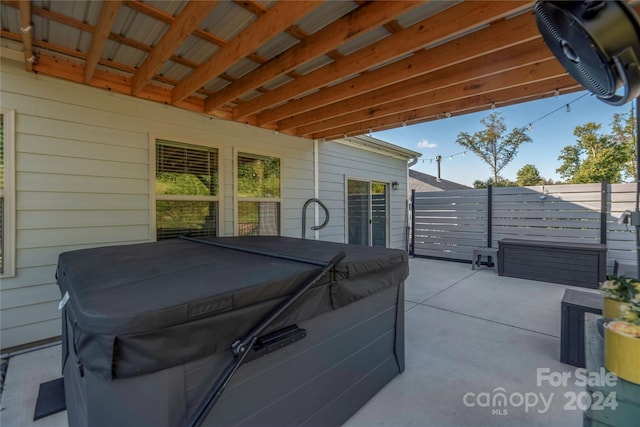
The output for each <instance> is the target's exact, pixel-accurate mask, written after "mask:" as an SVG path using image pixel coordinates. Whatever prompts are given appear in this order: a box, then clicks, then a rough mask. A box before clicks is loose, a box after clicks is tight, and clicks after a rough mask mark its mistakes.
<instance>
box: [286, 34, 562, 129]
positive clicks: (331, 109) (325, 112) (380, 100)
mask: <svg viewBox="0 0 640 427" xmlns="http://www.w3.org/2000/svg"><path fill="white" fill-rule="evenodd" d="M544 46H545V45H544V42H543V41H542V40H532V41H530V42H529V43H526V44H523V45H520V46H518V47H517V48H511V49H503V50H500V51H497V52H493V53H491V54H489V55H485V56H482V57H477V58H473V59H470V60H469V61H465V62H460V63H457V64H455V65H452V66H450V67H446V68H441V69H439V70H436V71H434V72H432V73H429V74H424V75H422V76H418V77H415V78H413V79H410V80H406V81H403V82H399V83H396V84H393V85H391V86H387V87H384V88H381V89H377V90H375V91H372V92H368V93H365V94H362V95H359V96H356V97H353V98H350V99H347V100H344V101H342V102H338V103H335V104H330V105H326V106H324V107H322V108H319V109H317V110H312V111H310V112H309V113H311V114H308V113H303V114H301V116H304V117H303V118H301V120H299V123H300V124H299V125H297V126H296V128H297V129H296V131H295V133H299V134H304V135H306V134H311V133H317V132H320V131H322V130H325V129H330V128H333V127H336V126H340V125H343V124H345V123H344V120H345V117H347V116H350V115H351V113H353V112H357V111H363V110H368V111H372V110H373V109H374V108H375V107H376V106H378V105H383V106H384V105H385V104H387V103H392V102H397V101H398V100H402V99H405V98H415V97H416V96H419V95H421V94H423V93H424V94H426V93H433V92H435V91H439V90H443V89H446V88H448V87H451V86H455V85H459V84H461V83H463V82H469V81H474V80H479V79H484V78H489V77H490V76H493V75H496V74H501V73H502V74H503V73H506V72H507V71H510V70H517V69H523V68H524V67H528V66H531V65H535V64H536V63H539V62H544V61H548V60H550V59H553V55H552V54H551V53H550V52H549V51H548V50H547V49H544ZM313 113H315V114H319V115H315V114H313ZM313 117H320V119H317V118H315V119H314V118H313ZM360 119H361V118H359V119H356V121H357V120H360ZM286 129H290V127H289V126H286ZM278 130H281V129H280V127H278Z"/></svg>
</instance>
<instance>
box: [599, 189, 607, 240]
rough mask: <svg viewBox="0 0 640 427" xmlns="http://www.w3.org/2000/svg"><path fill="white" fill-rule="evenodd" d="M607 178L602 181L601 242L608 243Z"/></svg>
mask: <svg viewBox="0 0 640 427" xmlns="http://www.w3.org/2000/svg"><path fill="white" fill-rule="evenodd" d="M607 185H608V183H607V180H606V179H603V180H602V181H601V182H600V243H602V244H603V245H606V244H607V198H608V195H607Z"/></svg>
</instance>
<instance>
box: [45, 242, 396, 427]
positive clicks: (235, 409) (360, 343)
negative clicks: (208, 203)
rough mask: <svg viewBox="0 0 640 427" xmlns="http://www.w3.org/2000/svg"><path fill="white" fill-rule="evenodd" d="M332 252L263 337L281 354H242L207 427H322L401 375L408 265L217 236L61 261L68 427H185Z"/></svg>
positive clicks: (369, 254)
mask: <svg viewBox="0 0 640 427" xmlns="http://www.w3.org/2000/svg"><path fill="white" fill-rule="evenodd" d="M212 244H213V245H224V246H225V247H220V246H213V245H212ZM339 251H343V252H344V253H345V254H346V257H345V258H344V259H343V260H342V261H341V262H340V263H339V264H338V265H337V266H336V267H335V268H333V269H332V270H331V271H330V272H329V273H328V274H327V275H325V276H324V277H323V278H322V279H321V280H320V281H319V282H318V283H317V284H316V285H315V286H314V287H312V288H311V289H309V290H308V291H307V292H306V293H305V294H304V296H303V297H302V298H301V299H300V300H298V301H297V302H296V303H295V304H294V305H293V306H292V307H290V308H289V309H287V310H286V311H285V312H284V313H283V315H282V316H280V317H278V318H277V319H276V320H275V321H274V322H273V323H272V324H271V325H270V326H269V327H268V328H267V329H266V330H265V331H264V334H265V336H266V337H269V336H274V335H278V334H279V333H280V331H285V332H286V333H287V334H288V333H289V331H293V332H292V333H293V334H294V335H291V336H292V337H293V338H291V339H290V340H289V341H291V342H290V343H289V342H286V343H285V344H288V345H284V344H283V343H279V344H277V345H276V346H274V347H270V348H268V349H267V350H266V351H265V350H264V349H262V350H261V351H252V354H249V356H247V359H253V360H250V361H245V363H243V364H242V365H241V367H240V368H239V370H238V371H237V373H236V374H235V376H234V377H233V378H232V379H231V381H230V382H229V384H228V386H227V388H226V390H225V392H224V393H223V394H222V396H221V398H220V400H219V401H218V402H217V404H216V405H215V406H214V407H213V409H212V410H211V412H210V413H209V415H208V417H207V418H206V419H205V421H204V423H203V425H211V426H213V425H216V426H231V425H233V426H295V425H303V424H304V425H306V426H313V425H318V426H331V425H340V424H342V423H343V422H344V421H346V420H347V419H348V418H349V417H350V416H351V415H352V414H354V413H355V412H356V411H357V410H358V409H359V408H360V407H361V406H362V405H363V404H364V403H365V402H367V401H368V400H369V399H370V398H371V397H372V396H373V395H374V394H375V393H376V392H377V391H378V390H380V388H382V387H383V386H384V385H385V384H386V383H387V382H388V381H390V380H391V379H392V378H393V377H395V376H396V375H398V374H399V373H401V372H402V371H403V370H404V320H403V319H404V310H403V293H404V279H405V278H406V277H407V275H408V258H407V254H406V252H404V251H399V250H392V249H382V248H368V247H362V246H354V245H343V244H337V243H330V242H320V241H311V240H301V239H292V238H284V237H227V238H211V239H203V240H201V241H189V240H182V239H176V240H168V241H162V242H157V243H145V244H137V245H125V246H113V247H103V248H95V249H87V250H79V251H73V252H67V253H63V254H61V255H60V258H59V263H58V271H57V276H58V285H59V287H60V290H61V293H62V295H63V303H64V307H63V309H62V312H63V316H62V317H63V331H62V335H63V375H64V381H65V395H66V401H67V410H68V418H69V425H70V426H71V427H73V426H115V425H117V426H136V427H143V426H153V427H162V426H167V427H176V426H182V425H184V424H185V422H186V420H187V418H188V417H190V416H191V415H192V414H193V412H194V411H195V408H196V407H197V406H198V404H199V403H200V402H201V401H202V399H203V396H204V395H205V394H206V393H207V391H208V390H209V389H210V387H211V385H212V384H213V383H214V382H215V380H216V378H217V377H218V376H219V375H220V373H221V371H222V370H223V369H224V367H225V366H226V365H227V364H228V363H229V361H230V360H232V352H231V350H230V348H231V344H232V343H233V342H234V341H235V340H236V339H238V338H240V337H242V336H244V335H245V334H246V333H247V332H248V331H250V330H251V329H252V328H253V327H254V326H255V324H256V323H258V322H259V321H260V320H261V319H262V318H264V316H265V315H266V314H267V313H269V312H270V310H272V309H273V308H274V307H276V306H277V305H278V304H280V303H281V302H282V301H283V300H285V299H286V298H287V297H288V296H290V295H291V294H292V293H293V291H294V289H296V288H297V287H299V286H300V284H301V283H304V282H305V281H307V280H308V278H309V277H310V275H313V274H314V273H315V272H317V271H318V269H319V268H320V267H318V265H317V264H322V263H326V262H327V261H329V260H330V259H331V258H333V257H334V255H336V253H338V252H339ZM283 258H285V259H283ZM314 263H315V264H314ZM283 342H284V341H283ZM280 347H282V348H280Z"/></svg>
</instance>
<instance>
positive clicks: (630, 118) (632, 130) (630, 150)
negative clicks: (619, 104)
mask: <svg viewBox="0 0 640 427" xmlns="http://www.w3.org/2000/svg"><path fill="white" fill-rule="evenodd" d="M633 105H634V103H633V102H632V103H631V111H629V112H628V113H627V114H624V113H623V114H618V113H616V114H614V115H613V122H612V123H611V138H612V139H613V142H614V143H615V144H616V145H617V146H618V147H620V149H621V150H622V151H624V163H623V165H622V174H623V175H624V177H625V178H630V179H632V180H633V181H636V180H637V179H638V177H637V174H636V115H635V112H634V109H633Z"/></svg>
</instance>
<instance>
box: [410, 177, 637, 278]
mask: <svg viewBox="0 0 640 427" xmlns="http://www.w3.org/2000/svg"><path fill="white" fill-rule="evenodd" d="M635 195H636V185H635V184H634V183H631V184H607V183H602V184H570V185H569V184H568V185H548V186H536V187H507V188H491V187H490V188H488V189H474V190H452V191H434V192H426V193H415V192H414V193H412V209H411V213H412V216H413V217H412V227H413V228H412V232H411V238H412V242H411V249H412V253H413V254H414V255H416V256H426V257H434V258H444V259H451V260H464V261H471V254H472V251H473V249H474V248H477V247H488V246H491V247H494V248H497V247H498V241H499V240H501V239H504V238H515V239H529V240H554V241H561V242H567V243H605V244H606V245H607V270H608V271H609V272H611V270H612V268H613V263H614V261H615V260H618V261H621V262H624V263H628V264H635V263H636V252H635V234H634V231H635V227H632V226H629V225H625V224H618V218H620V216H621V215H622V213H623V212H624V211H625V210H629V211H634V210H635Z"/></svg>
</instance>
